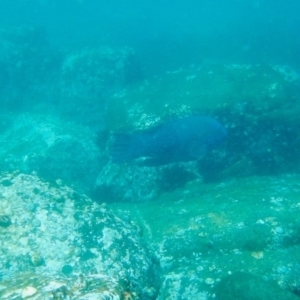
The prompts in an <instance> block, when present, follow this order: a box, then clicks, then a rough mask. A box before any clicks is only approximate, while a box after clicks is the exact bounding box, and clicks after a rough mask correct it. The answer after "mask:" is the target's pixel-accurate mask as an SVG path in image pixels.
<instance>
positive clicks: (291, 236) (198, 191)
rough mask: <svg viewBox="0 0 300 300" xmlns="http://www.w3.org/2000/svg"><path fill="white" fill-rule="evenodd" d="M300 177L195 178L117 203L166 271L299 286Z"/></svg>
mask: <svg viewBox="0 0 300 300" xmlns="http://www.w3.org/2000/svg"><path fill="white" fill-rule="evenodd" d="M299 179H300V176H299V175H282V176H278V177H275V176H273V177H271V176H270V177H248V178H242V179H237V180H233V181H227V182H224V183H219V184H203V183H201V182H199V181H194V182H191V183H189V184H188V185H186V186H185V187H184V188H181V189H177V190H174V191H173V192H169V193H165V194H163V195H162V196H160V197H159V198H158V199H157V200H156V201H152V202H146V203H138V204H132V203H115V204H110V205H111V206H112V207H113V208H114V209H122V210H130V215H131V217H132V219H133V220H134V221H135V222H136V223H137V224H139V225H140V226H141V227H142V228H143V231H144V238H145V240H146V241H147V242H149V243H150V245H151V247H152V248H153V249H155V251H156V252H157V254H158V256H160V257H161V258H166V259H167V260H168V264H169V266H168V267H167V272H169V271H172V272H178V271H179V270H181V271H182V270H185V272H195V273H196V274H197V276H200V277H201V278H212V279H213V282H217V281H219V280H220V279H221V278H223V277H224V276H226V275H227V274H231V273H233V272H238V271H243V272H248V273H251V274H254V275H257V276H260V277H262V276H265V277H267V278H271V279H273V280H275V281H277V282H279V283H280V285H281V286H282V287H284V288H287V289H292V288H293V287H295V286H296V287H298V286H300V282H299V280H298V279H295V276H294V275H291V274H293V273H295V272H296V273H297V271H295V268H296V269H297V265H298V261H299V260H300V251H299V250H300V239H299V238H298V235H299V232H300V218H299V210H300V202H299V196H298V193H299V191H300V184H299V182H300V180H299ZM162 261H163V259H162ZM199 268H200V269H199ZM281 269H283V270H285V271H284V272H281ZM297 274H298V273H297ZM291 277H293V279H291ZM205 286H206V285H204V288H203V289H205ZM206 288H207V286H206Z"/></svg>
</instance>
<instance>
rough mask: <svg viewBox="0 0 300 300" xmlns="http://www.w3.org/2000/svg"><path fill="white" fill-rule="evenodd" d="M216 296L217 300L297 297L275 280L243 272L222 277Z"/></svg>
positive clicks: (287, 299)
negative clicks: (266, 279) (267, 279)
mask: <svg viewBox="0 0 300 300" xmlns="http://www.w3.org/2000/svg"><path fill="white" fill-rule="evenodd" d="M216 296H217V297H216V299H219V300H234V299H247V300H266V299H279V300H281V299H282V300H293V299H294V300H296V299H299V298H298V297H297V296H296V295H294V294H293V293H291V292H290V291H286V290H283V289H281V288H280V287H279V286H278V284H276V283H275V282H271V281H265V280H263V279H261V278H259V277H258V276H254V275H251V274H248V273H244V272H237V273H234V274H232V275H229V276H227V277H225V278H223V279H222V280H221V281H220V283H219V284H218V285H217V288H216Z"/></svg>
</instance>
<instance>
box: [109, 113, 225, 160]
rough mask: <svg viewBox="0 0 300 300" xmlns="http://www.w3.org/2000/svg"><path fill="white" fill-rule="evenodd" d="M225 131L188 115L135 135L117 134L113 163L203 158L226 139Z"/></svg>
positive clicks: (134, 133) (114, 141)
mask: <svg viewBox="0 0 300 300" xmlns="http://www.w3.org/2000/svg"><path fill="white" fill-rule="evenodd" d="M226 135H227V132H226V129H225V128H224V127H223V126H222V125H221V124H220V123H219V122H217V121H216V120H214V119H212V118H209V117H205V116H198V115H194V116H188V117H184V118H181V119H177V120H172V121H168V122H166V123H163V124H160V125H158V126H155V127H153V128H150V129H146V130H141V131H135V132H133V133H132V134H122V133H118V134H115V135H114V138H113V142H112V146H111V149H110V154H111V159H112V162H114V163H117V164H121V163H126V162H130V161H133V160H135V159H142V158H143V159H142V160H140V161H139V163H140V164H141V165H144V166H159V165H166V164H169V163H173V162H188V161H193V160H197V159H199V158H201V157H202V156H203V155H204V154H205V153H206V152H207V151H209V150H211V149H212V148H214V147H215V146H217V145H219V144H220V143H221V142H222V141H223V140H224V139H225V137H226Z"/></svg>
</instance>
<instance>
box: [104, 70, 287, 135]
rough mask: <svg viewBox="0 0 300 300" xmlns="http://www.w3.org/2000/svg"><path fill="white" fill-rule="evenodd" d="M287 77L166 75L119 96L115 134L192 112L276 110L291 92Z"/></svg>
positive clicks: (270, 73)
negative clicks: (245, 105) (239, 108)
mask: <svg viewBox="0 0 300 300" xmlns="http://www.w3.org/2000/svg"><path fill="white" fill-rule="evenodd" d="M287 85H288V84H287V82H285V81H284V76H283V75H282V74H280V73H279V72H277V71H275V70H274V69H273V68H272V67H270V66H260V65H255V66H250V65H249V66H248V65H225V66H221V65H210V66H205V67H203V68H199V69H193V70H184V69H180V70H178V71H174V72H167V73H165V74H164V75H161V76H159V77H155V78H153V79H152V80H149V81H145V82H144V83H141V84H137V85H135V86H132V87H128V88H127V89H125V90H123V91H122V92H120V93H117V94H115V95H114V96H113V97H112V98H111V100H110V103H109V105H108V113H107V124H108V128H109V129H111V130H117V129H120V128H122V129H124V128H125V129H141V128H145V127H148V126H150V125H153V124H155V123H157V122H159V121H160V120H161V119H167V118H170V117H171V116H174V115H176V116H178V115H179V116H181V115H186V114H191V113H205V112H207V111H212V110H223V109H228V108H230V107H233V106H235V105H239V104H243V103H251V104H252V105H253V106H255V107H256V109H258V110H259V109H260V108H261V109H264V110H270V109H271V110H272V109H275V108H276V107H278V105H279V103H281V102H282V101H283V99H284V98H285V97H286V94H287Z"/></svg>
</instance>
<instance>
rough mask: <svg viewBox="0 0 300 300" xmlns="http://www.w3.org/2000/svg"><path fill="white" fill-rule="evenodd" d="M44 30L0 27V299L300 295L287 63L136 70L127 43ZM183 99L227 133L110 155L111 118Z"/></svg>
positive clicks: (177, 106) (125, 123)
mask: <svg viewBox="0 0 300 300" xmlns="http://www.w3.org/2000/svg"><path fill="white" fill-rule="evenodd" d="M41 36H43V34H42V33H41V32H40V31H39V30H37V29H35V28H31V27H29V28H27V27H26V28H21V29H17V30H12V31H9V30H8V31H7V30H6V31H3V30H2V31H1V32H0V64H1V66H2V68H1V70H0V79H1V80H2V82H3V85H1V87H0V101H1V104H3V106H2V107H3V110H2V111H1V118H0V142H1V147H0V172H1V174H0V276H1V277H0V298H1V299H106V300H108V299H114V300H118V299H141V300H147V299H149V300H150V299H153V300H154V299H157V300H163V299H170V300H185V299H199V300H201V299H203V300H204V299H261V300H264V299H297V298H299V296H300V281H299V278H300V264H299V258H300V257H299V253H300V251H299V250H300V249H299V245H300V238H299V233H300V218H299V210H300V201H299V199H300V198H299V192H300V184H299V182H300V181H299V179H300V175H299V174H300V155H299V151H298V149H299V146H300V138H299V129H300V122H299V120H300V119H299V112H300V83H299V75H298V73H297V72H296V71H295V70H294V69H293V68H291V67H289V66H283V65H276V64H264V65H246V64H234V63H226V64H224V63H220V62H210V63H203V64H202V65H199V66H196V67H195V66H194V67H192V68H189V67H186V68H182V69H179V70H173V71H169V72H166V73H163V74H159V75H157V76H156V77H152V78H143V75H142V74H141V73H140V71H141V70H142V68H140V66H139V64H138V63H137V60H136V56H135V52H134V51H133V50H132V49H129V48H126V47H125V48H118V49H112V48H109V47H98V48H97V47H96V48H93V49H84V50H82V49H77V50H76V51H69V52H68V51H65V50H64V51H57V50H56V51H55V50H54V49H51V48H49V47H47V46H46V43H45V42H44V41H43V39H42V38H41ZM12 49H15V51H11V50H12ZM36 53H39V55H36ZM29 66H30V70H31V72H29V73H28V72H27V70H28V67H29ZM25 74H26V80H21V79H22V78H23V77H25ZM190 114H204V115H208V116H211V117H213V118H215V119H217V120H218V121H220V122H221V123H222V124H223V125H224V126H225V127H226V130H227V131H228V138H227V140H226V142H225V143H224V144H223V145H221V146H220V147H219V148H217V149H215V150H213V151H212V152H210V153H207V155H205V156H204V157H203V158H201V159H199V160H198V161H197V162H189V163H175V164H170V165H166V166H160V167H141V166H138V165H136V164H134V163H132V164H122V165H116V164H112V162H111V161H110V157H109V142H110V136H111V134H112V133H113V132H130V131H133V130H143V129H148V128H151V127H152V126H155V125H157V124H160V123H163V122H165V121H166V120H169V119H172V118H178V117H182V116H186V115H190Z"/></svg>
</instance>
